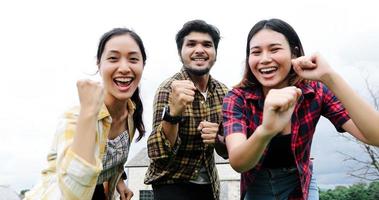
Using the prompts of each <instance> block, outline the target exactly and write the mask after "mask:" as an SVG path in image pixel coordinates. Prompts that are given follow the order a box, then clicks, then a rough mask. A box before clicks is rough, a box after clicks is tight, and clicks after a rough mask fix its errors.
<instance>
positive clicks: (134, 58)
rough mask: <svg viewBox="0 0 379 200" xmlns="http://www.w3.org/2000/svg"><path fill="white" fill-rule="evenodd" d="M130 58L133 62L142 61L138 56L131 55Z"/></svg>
mask: <svg viewBox="0 0 379 200" xmlns="http://www.w3.org/2000/svg"><path fill="white" fill-rule="evenodd" d="M129 60H130V62H132V63H138V62H139V61H140V59H139V58H138V57H131V58H130V59H129Z"/></svg>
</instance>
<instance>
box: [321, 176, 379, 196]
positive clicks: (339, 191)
mask: <svg viewBox="0 0 379 200" xmlns="http://www.w3.org/2000/svg"><path fill="white" fill-rule="evenodd" d="M378 199H379V182H378V181H375V182H371V183H370V184H369V185H367V184H366V183H358V184H354V185H352V186H349V187H345V186H337V187H336V188H334V189H333V190H331V189H330V190H327V191H320V200H378Z"/></svg>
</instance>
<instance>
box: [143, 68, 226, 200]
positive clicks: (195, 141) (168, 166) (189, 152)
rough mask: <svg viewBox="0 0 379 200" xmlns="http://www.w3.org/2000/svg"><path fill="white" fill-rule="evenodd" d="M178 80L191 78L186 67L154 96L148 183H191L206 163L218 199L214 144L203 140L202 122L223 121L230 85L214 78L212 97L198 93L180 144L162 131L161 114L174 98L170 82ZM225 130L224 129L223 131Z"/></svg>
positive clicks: (180, 133) (182, 126)
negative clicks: (223, 108)
mask: <svg viewBox="0 0 379 200" xmlns="http://www.w3.org/2000/svg"><path fill="white" fill-rule="evenodd" d="M174 80H190V77H189V76H188V74H187V72H186V71H185V70H184V68H182V69H181V71H180V72H179V73H177V74H175V75H174V76H173V77H171V78H169V79H167V80H166V81H164V82H163V83H162V84H161V85H160V86H159V88H158V90H157V92H156V95H155V99H154V116H153V130H152V133H151V134H150V136H149V138H148V141H147V145H148V155H149V157H150V166H149V168H148V170H147V173H146V177H145V183H146V184H167V183H179V182H188V181H190V180H193V179H195V178H196V177H197V176H198V174H199V171H200V168H201V167H202V166H205V168H206V169H207V173H208V176H209V177H210V179H211V183H212V187H213V193H214V197H215V199H219V190H220V182H219V179H218V173H217V169H216V165H215V160H214V147H213V146H212V145H205V144H204V143H203V142H202V139H201V134H200V131H198V130H197V127H198V125H199V123H200V122H201V121H203V120H207V121H210V122H214V123H219V124H220V123H222V115H221V114H222V113H221V107H222V100H223V97H224V96H225V94H226V93H227V91H228V89H227V87H226V86H225V85H224V84H222V83H220V82H219V81H217V80H215V79H213V78H212V77H210V79H209V82H208V97H207V99H206V100H205V99H204V96H203V95H201V93H200V92H199V91H196V93H195V99H194V101H193V103H192V105H190V106H187V108H186V110H185V112H184V114H183V117H184V119H185V121H184V122H182V123H180V124H179V131H178V139H177V141H176V144H174V145H173V146H171V145H170V142H169V141H168V140H167V138H166V137H165V134H164V133H163V132H162V125H161V122H162V121H161V116H162V112H163V107H164V106H165V105H167V104H168V102H169V101H170V98H171V97H170V93H171V88H170V85H171V83H172V81H174ZM220 131H222V130H220Z"/></svg>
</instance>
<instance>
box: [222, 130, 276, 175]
mask: <svg viewBox="0 0 379 200" xmlns="http://www.w3.org/2000/svg"><path fill="white" fill-rule="evenodd" d="M261 132H262V130H261V126H259V127H258V128H257V129H256V131H255V132H254V134H252V135H251V136H250V137H249V138H248V139H247V140H245V141H244V142H242V143H241V144H239V145H235V146H234V148H231V149H230V148H229V149H228V152H229V161H230V164H231V166H232V167H233V169H235V170H236V171H238V172H246V171H248V170H250V169H252V168H253V167H255V165H256V164H257V163H258V161H259V160H260V158H261V157H262V155H263V153H264V150H265V149H266V147H267V145H268V143H269V142H270V140H271V138H269V137H267V136H265V135H264V134H261ZM227 143H228V138H227Z"/></svg>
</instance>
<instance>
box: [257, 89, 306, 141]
mask: <svg viewBox="0 0 379 200" xmlns="http://www.w3.org/2000/svg"><path fill="white" fill-rule="evenodd" d="M300 96H301V90H300V89H299V88H296V87H294V86H290V87H285V88H282V89H271V90H270V91H269V92H268V94H267V96H266V99H265V103H264V108H263V121H262V127H263V128H264V130H265V132H266V134H267V135H269V136H271V137H274V136H275V135H276V134H278V133H280V132H281V131H283V129H284V128H285V126H286V125H287V124H288V123H290V120H291V117H292V114H293V111H294V109H295V106H296V103H297V100H298V98H299V97H300Z"/></svg>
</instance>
